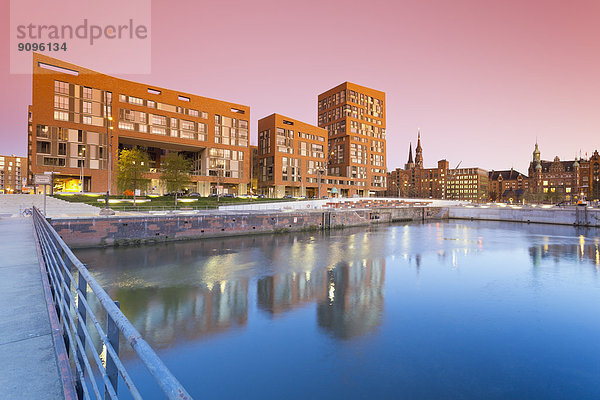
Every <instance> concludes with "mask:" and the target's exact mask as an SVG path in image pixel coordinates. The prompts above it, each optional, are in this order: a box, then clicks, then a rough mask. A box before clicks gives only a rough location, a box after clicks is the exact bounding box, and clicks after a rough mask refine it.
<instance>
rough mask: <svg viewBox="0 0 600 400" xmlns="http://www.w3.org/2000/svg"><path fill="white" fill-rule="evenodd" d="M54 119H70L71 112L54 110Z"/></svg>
mask: <svg viewBox="0 0 600 400" xmlns="http://www.w3.org/2000/svg"><path fill="white" fill-rule="evenodd" d="M54 119H55V120H57V121H68V120H69V113H68V112H64V111H54Z"/></svg>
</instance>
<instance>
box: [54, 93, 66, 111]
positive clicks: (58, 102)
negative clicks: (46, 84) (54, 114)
mask: <svg viewBox="0 0 600 400" xmlns="http://www.w3.org/2000/svg"><path fill="white" fill-rule="evenodd" d="M54 108H60V109H62V110H68V109H69V98H68V97H66V96H58V95H54Z"/></svg>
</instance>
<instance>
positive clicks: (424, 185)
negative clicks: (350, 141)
mask: <svg viewBox="0 0 600 400" xmlns="http://www.w3.org/2000/svg"><path fill="white" fill-rule="evenodd" d="M487 174H488V173H487V171H485V170H483V169H481V168H454V169H451V168H450V163H449V162H448V161H447V160H439V161H438V162H437V167H435V168H424V167H423V147H422V146H421V132H420V131H419V132H418V133H417V147H416V148H415V157H414V161H413V155H412V144H410V145H409V150H408V161H407V162H406V164H405V166H404V169H400V168H397V169H395V170H394V171H391V172H389V173H388V179H387V190H386V192H385V194H386V195H387V196H390V197H409V198H420V199H429V198H431V199H449V200H466V201H472V202H484V201H487V196H488V191H489V179H488V176H487Z"/></svg>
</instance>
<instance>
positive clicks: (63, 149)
mask: <svg viewBox="0 0 600 400" xmlns="http://www.w3.org/2000/svg"><path fill="white" fill-rule="evenodd" d="M58 155H59V156H66V155H67V144H66V143H59V144H58Z"/></svg>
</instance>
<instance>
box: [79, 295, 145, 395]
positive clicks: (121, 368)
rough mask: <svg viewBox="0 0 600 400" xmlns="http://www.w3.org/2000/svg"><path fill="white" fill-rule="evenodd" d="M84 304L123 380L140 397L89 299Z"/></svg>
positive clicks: (132, 393) (133, 393)
mask: <svg viewBox="0 0 600 400" xmlns="http://www.w3.org/2000/svg"><path fill="white" fill-rule="evenodd" d="M115 303H118V302H115ZM83 304H84V305H85V307H86V308H87V310H88V313H89V317H90V319H91V320H92V322H93V323H94V325H95V326H96V331H97V332H98V334H99V335H100V338H101V340H102V342H103V343H104V344H105V346H106V351H107V353H108V354H110V356H111V357H112V358H113V360H114V362H115V364H116V366H117V368H118V370H119V373H120V375H121V377H122V378H123V381H125V384H126V385H127V387H128V388H129V389H130V392H131V395H132V396H134V398H137V397H136V396H139V398H141V395H140V393H139V391H138V389H137V387H136V386H135V384H134V382H133V380H132V379H131V377H130V376H129V373H128V372H127V370H126V369H125V366H124V365H123V363H122V362H121V360H120V358H119V355H118V353H117V352H115V349H114V347H113V346H112V345H111V341H110V340H109V338H108V336H107V334H105V333H104V330H103V329H102V326H100V322H98V319H97V318H96V316H95V315H94V313H93V312H92V310H91V308H90V305H89V303H88V302H87V300H84V301H83ZM107 315H108V314H107ZM113 322H114V321H113ZM117 351H118V348H117Z"/></svg>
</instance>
